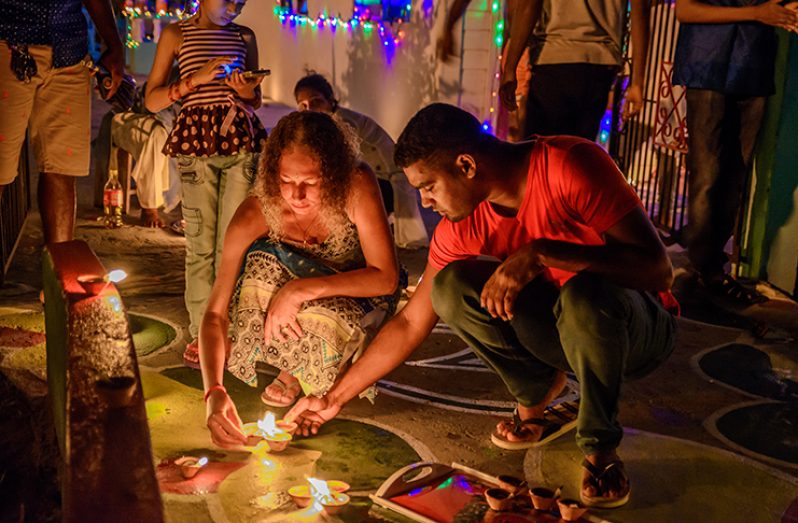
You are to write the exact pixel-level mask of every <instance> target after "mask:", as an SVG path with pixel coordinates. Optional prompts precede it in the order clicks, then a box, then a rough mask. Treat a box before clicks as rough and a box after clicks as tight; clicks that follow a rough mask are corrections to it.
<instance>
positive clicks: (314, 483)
mask: <svg viewBox="0 0 798 523" xmlns="http://www.w3.org/2000/svg"><path fill="white" fill-rule="evenodd" d="M347 490H349V483H346V482H344V481H338V480H330V481H323V480H320V479H316V478H308V485H295V486H293V487H291V488H289V489H288V494H289V495H290V496H291V499H293V500H294V503H296V506H297V507H299V508H305V507H308V506H310V505H311V504H312V505H313V506H314V507H315V508H316V509H317V510H318V511H319V512H321V510H322V509H323V510H324V511H325V512H327V514H335V513H336V512H338V511H339V510H341V509H342V508H343V507H344V506H345V505H346V504H347V503H349V496H348V495H346V494H344V492H346V491H347Z"/></svg>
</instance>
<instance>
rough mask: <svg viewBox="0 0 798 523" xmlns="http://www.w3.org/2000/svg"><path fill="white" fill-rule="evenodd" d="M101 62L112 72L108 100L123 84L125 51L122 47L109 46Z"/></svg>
mask: <svg viewBox="0 0 798 523" xmlns="http://www.w3.org/2000/svg"><path fill="white" fill-rule="evenodd" d="M99 63H100V65H101V66H103V67H104V68H105V70H106V71H108V72H109V73H111V87H110V88H109V89H108V94H107V95H106V97H105V99H106V100H110V99H111V97H112V96H114V95H115V94H116V91H117V90H118V89H119V86H120V85H122V77H123V76H124V75H125V53H124V51H123V50H122V47H121V46H113V47H109V48H108V49H107V50H106V51H105V52H104V53H103V54H102V56H101V57H100V60H99Z"/></svg>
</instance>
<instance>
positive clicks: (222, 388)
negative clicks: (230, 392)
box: [204, 385, 227, 403]
mask: <svg viewBox="0 0 798 523" xmlns="http://www.w3.org/2000/svg"><path fill="white" fill-rule="evenodd" d="M215 390H220V391H222V392H223V393H225V395H226V394H227V389H225V388H224V385H214V386H213V387H211V388H209V389H208V390H206V391H205V398H204V399H205V403H208V398H209V397H210V396H211V392H213V391H215Z"/></svg>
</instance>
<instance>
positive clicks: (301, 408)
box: [283, 396, 341, 436]
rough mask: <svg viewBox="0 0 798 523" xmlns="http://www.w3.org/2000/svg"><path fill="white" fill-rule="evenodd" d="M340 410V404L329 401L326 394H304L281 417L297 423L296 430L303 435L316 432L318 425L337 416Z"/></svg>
mask: <svg viewBox="0 0 798 523" xmlns="http://www.w3.org/2000/svg"><path fill="white" fill-rule="evenodd" d="M340 411H341V406H340V405H338V404H336V403H333V402H330V401H329V397H328V396H324V397H322V398H319V397H317V396H305V397H304V398H301V399H300V400H299V401H297V402H296V405H294V406H293V407H292V408H291V410H289V411H288V412H287V413H286V415H285V417H284V418H283V419H285V421H287V422H292V421H295V422H296V423H297V425H299V427H298V428H297V430H298V431H299V432H300V433H301V434H302V435H303V436H310V435H311V434H317V433H318V432H319V427H321V426H322V425H323V424H324V423H326V422H328V421H330V420H331V419H333V418H334V417H335V416H337V415H338V413H339V412H340Z"/></svg>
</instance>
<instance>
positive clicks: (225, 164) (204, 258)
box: [177, 153, 255, 338]
mask: <svg viewBox="0 0 798 523" xmlns="http://www.w3.org/2000/svg"><path fill="white" fill-rule="evenodd" d="M177 168H178V170H179V171H180V178H181V181H182V185H183V188H182V190H183V219H184V220H185V221H186V228H185V235H186V294H185V297H186V309H187V310H188V316H189V334H190V335H191V337H192V338H196V337H197V335H198V334H199V326H200V322H201V321H202V315H203V313H204V312H205V305H206V304H207V302H208V297H209V296H210V294H211V288H212V287H213V281H214V279H215V278H216V270H217V268H218V266H219V263H220V261H221V258H222V245H223V243H224V232H225V230H227V226H228V225H229V224H230V220H231V219H232V218H233V214H235V212H236V209H238V206H239V205H240V204H241V202H242V201H244V199H245V198H246V197H247V193H248V191H249V188H250V186H251V185H252V181H253V180H254V178H255V155H254V154H253V153H242V154H236V155H233V156H210V157H207V158H198V157H195V156H179V157H178V158H177Z"/></svg>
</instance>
